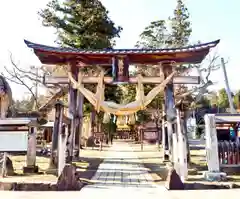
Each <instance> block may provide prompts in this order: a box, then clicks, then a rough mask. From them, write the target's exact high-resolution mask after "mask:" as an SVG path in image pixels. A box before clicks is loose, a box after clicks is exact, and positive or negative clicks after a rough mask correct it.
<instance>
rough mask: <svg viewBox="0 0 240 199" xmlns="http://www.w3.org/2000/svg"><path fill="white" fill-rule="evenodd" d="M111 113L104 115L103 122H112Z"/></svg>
mask: <svg viewBox="0 0 240 199" xmlns="http://www.w3.org/2000/svg"><path fill="white" fill-rule="evenodd" d="M110 119H111V118H110V114H109V113H104V115H103V124H108V123H109V122H110Z"/></svg>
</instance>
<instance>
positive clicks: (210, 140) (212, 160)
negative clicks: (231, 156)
mask: <svg viewBox="0 0 240 199" xmlns="http://www.w3.org/2000/svg"><path fill="white" fill-rule="evenodd" d="M204 120H205V135H206V153H207V165H208V171H207V172H206V173H205V174H204V176H205V178H206V179H207V180H209V181H220V180H222V179H225V178H226V173H223V172H220V164H219V157H218V140H217V131H216V122H215V115H214V114H206V115H205V116H204Z"/></svg>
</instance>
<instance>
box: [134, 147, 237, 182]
mask: <svg viewBox="0 0 240 199" xmlns="http://www.w3.org/2000/svg"><path fill="white" fill-rule="evenodd" d="M132 147H133V149H134V151H135V152H136V154H137V156H138V157H139V160H140V161H141V162H142V163H143V164H144V166H145V167H146V168H148V169H149V173H150V174H151V176H152V177H153V179H154V181H155V183H157V184H163V183H165V180H166V177H167V172H168V167H169V166H170V165H169V164H168V163H165V164H164V163H163V161H162V160H163V159H162V158H163V154H162V151H161V150H158V147H157V145H149V144H144V145H143V151H141V145H140V144H132ZM190 153H191V163H192V164H191V165H189V172H188V180H187V181H186V182H187V183H204V184H209V182H208V181H206V180H205V179H204V178H203V173H204V172H205V171H207V163H206V156H205V154H206V152H205V150H204V149H198V150H196V149H194V150H191V152H190ZM226 172H229V171H226ZM227 176H228V177H227V181H226V182H221V184H231V183H234V184H237V185H240V172H232V171H231V172H229V173H228V175H227Z"/></svg>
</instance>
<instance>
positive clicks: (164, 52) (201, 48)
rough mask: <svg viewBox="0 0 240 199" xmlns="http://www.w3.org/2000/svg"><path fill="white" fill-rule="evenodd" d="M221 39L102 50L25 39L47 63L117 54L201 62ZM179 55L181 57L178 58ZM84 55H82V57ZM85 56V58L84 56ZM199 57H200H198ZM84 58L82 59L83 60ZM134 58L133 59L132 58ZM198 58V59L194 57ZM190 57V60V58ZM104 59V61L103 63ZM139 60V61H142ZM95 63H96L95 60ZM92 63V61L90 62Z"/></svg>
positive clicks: (157, 60)
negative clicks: (165, 45)
mask: <svg viewBox="0 0 240 199" xmlns="http://www.w3.org/2000/svg"><path fill="white" fill-rule="evenodd" d="M219 41H220V40H216V41H212V42H208V43H203V44H197V45H192V46H186V47H182V48H164V49H101V50H96V49H95V50H94V49H92V50H91V49H87V50H84V49H76V48H59V47H52V46H46V45H42V44H36V43H32V42H30V41H27V40H24V42H25V43H26V45H27V46H28V47H29V48H32V49H33V50H34V52H35V54H36V55H37V56H38V58H39V59H40V61H41V62H42V63H46V64H50V63H51V64H54V63H55V64H58V63H64V62H67V59H73V58H74V57H75V58H78V59H80V61H82V62H86V60H90V59H93V60H94V58H96V57H94V56H98V58H96V60H95V61H96V62H99V64H102V63H106V64H109V61H110V60H108V59H109V58H111V57H112V56H115V55H127V56H128V57H129V58H130V62H131V60H132V63H136V62H137V63H138V60H141V61H142V62H143V63H145V62H146V63H148V62H149V63H150V62H151V61H153V62H154V63H157V62H159V61H161V59H162V60H163V59H167V58H164V56H165V57H166V56H170V58H168V59H170V60H171V59H172V60H171V61H174V57H176V62H182V61H184V59H186V62H191V63H199V62H201V61H202V59H204V57H205V56H206V55H207V54H208V52H209V50H210V48H213V47H215V46H216V45H217V44H218V43H219ZM178 55H181V56H179V57H180V58H178ZM81 56H82V57H81ZM139 56H145V59H144V58H143V59H141V58H140V57H139ZM150 56H163V58H159V57H158V58H156V57H155V58H153V57H150ZM83 57H84V58H83ZM197 57H198V58H197ZM81 58H82V60H81ZM131 58H132V59H131ZM194 58H196V59H194ZM50 59H52V60H50ZM188 59H189V60H188ZM101 61H102V63H101ZM141 61H139V63H140V62H141ZM144 61H145V62H144ZM93 63H95V62H94V61H93ZM87 64H91V61H89V63H87Z"/></svg>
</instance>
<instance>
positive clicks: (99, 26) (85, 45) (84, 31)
mask: <svg viewBox="0 0 240 199" xmlns="http://www.w3.org/2000/svg"><path fill="white" fill-rule="evenodd" d="M39 15H40V16H41V17H42V19H43V25H44V26H48V27H54V28H56V30H57V36H58V39H57V42H58V43H59V44H60V45H61V46H67V47H74V48H82V49H90V48H92V49H102V48H111V47H112V46H113V45H114V38H115V37H119V34H120V32H121V30H122V28H121V27H119V26H115V24H114V22H113V21H112V20H111V19H110V18H109V17H108V11H107V10H106V8H105V7H104V6H103V5H102V3H101V2H100V1H98V0H81V1H79V0H65V1H64V2H63V3H61V1H60V0H52V1H51V2H50V3H49V4H48V5H47V7H46V8H45V9H43V10H41V11H40V12H39Z"/></svg>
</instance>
